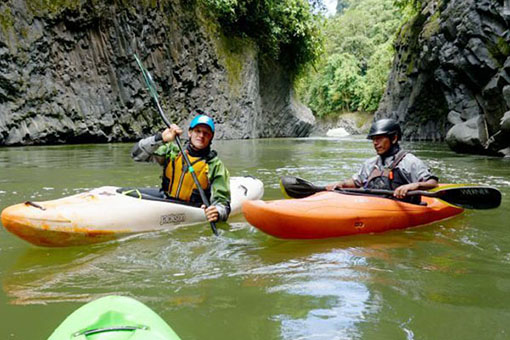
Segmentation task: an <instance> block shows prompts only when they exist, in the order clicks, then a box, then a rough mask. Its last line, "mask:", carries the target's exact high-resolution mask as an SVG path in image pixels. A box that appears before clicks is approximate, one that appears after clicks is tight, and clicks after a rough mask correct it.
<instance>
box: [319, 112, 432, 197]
mask: <svg viewBox="0 0 510 340" xmlns="http://www.w3.org/2000/svg"><path fill="white" fill-rule="evenodd" d="M401 137H402V132H401V129H400V125H399V124H398V123H397V122H396V121H395V120H393V119H381V120H378V121H376V122H374V123H373V124H372V126H371V128H370V131H369V133H368V136H367V138H368V139H372V143H373V145H374V149H375V151H376V153H377V156H375V157H373V158H370V159H368V160H367V161H365V163H364V164H363V166H362V167H361V169H360V170H359V171H358V173H357V174H355V175H354V176H352V178H350V179H348V180H345V181H341V182H335V183H331V184H329V185H327V186H326V188H327V189H328V190H334V189H335V188H362V187H363V188H366V189H388V190H394V194H393V195H394V196H395V198H397V199H402V200H405V201H408V202H411V203H419V201H420V198H419V196H418V197H417V196H414V197H406V195H407V193H408V192H409V191H412V190H428V189H432V188H435V187H437V186H438V178H437V177H436V176H434V175H432V174H431V173H430V171H429V169H428V167H427V166H426V165H425V164H424V163H423V162H422V161H421V160H420V159H419V158H418V157H416V156H414V155H413V154H411V153H409V152H407V151H405V150H402V149H401V148H400V145H399V143H398V141H399V140H400V138H401Z"/></svg>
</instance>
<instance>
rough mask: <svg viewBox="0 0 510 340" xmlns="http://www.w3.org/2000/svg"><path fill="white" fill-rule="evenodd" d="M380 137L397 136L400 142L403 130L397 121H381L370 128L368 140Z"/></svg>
mask: <svg viewBox="0 0 510 340" xmlns="http://www.w3.org/2000/svg"><path fill="white" fill-rule="evenodd" d="M380 135H388V136H392V135H397V140H399V139H400V138H401V137H402V130H400V125H398V123H397V121H396V120H395V119H391V118H386V119H379V120H378V121H376V122H374V123H373V124H372V126H371V127H370V131H369V132H368V136H367V138H368V139H370V138H372V137H374V136H380Z"/></svg>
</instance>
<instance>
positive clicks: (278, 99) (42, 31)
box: [0, 0, 314, 145]
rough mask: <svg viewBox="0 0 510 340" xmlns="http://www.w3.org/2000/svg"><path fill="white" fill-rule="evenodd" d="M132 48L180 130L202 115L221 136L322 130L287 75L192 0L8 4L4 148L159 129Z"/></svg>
mask: <svg viewBox="0 0 510 340" xmlns="http://www.w3.org/2000/svg"><path fill="white" fill-rule="evenodd" d="M45 3H47V5H43V4H45ZM133 53H137V54H138V55H139V56H140V57H141V58H142V60H143V62H144V63H145V65H146V66H147V68H148V69H149V71H150V72H151V73H152V75H153V76H154V78H155V81H156V83H157V85H158V90H159V92H160V95H161V98H160V100H161V102H162V104H163V107H164V109H165V111H166V112H167V114H168V115H169V116H170V118H171V120H172V121H175V122H177V123H180V124H182V125H183V126H185V125H186V124H187V123H188V122H189V120H190V119H191V118H192V117H191V113H192V111H193V110H195V109H202V110H204V111H206V112H209V113H210V114H211V115H212V116H213V117H214V119H215V120H216V121H217V124H218V134H217V136H216V138H224V139H237V138H256V137H271V136H306V135H308V134H309V133H310V130H311V128H312V126H313V124H314V118H313V116H312V114H311V112H310V110H308V109H307V108H306V107H304V106H302V105H300V104H299V103H297V102H296V101H295V99H294V97H293V93H292V86H291V78H290V77H289V76H288V75H287V74H286V72H285V69H284V68H283V67H282V66H281V65H274V67H272V68H271V70H267V69H266V68H265V66H264V65H265V64H266V61H264V60H262V59H261V58H260V57H259V54H258V51H257V47H256V46H254V44H253V43H250V42H249V41H238V42H236V43H235V44H233V43H231V41H229V39H228V38H225V37H224V36H222V34H221V32H220V30H219V28H218V27H216V26H215V24H214V22H213V21H212V19H210V18H207V16H206V15H205V13H204V11H202V10H201V8H200V7H199V5H198V4H197V3H196V2H194V1H179V0H166V1H160V2H151V1H141V2H132V3H130V2H122V1H105V2H93V1H80V0H68V1H64V2H58V5H57V3H53V2H36V1H33V0H7V1H4V2H3V3H2V4H0V70H1V71H0V145H28V144H48V143H51V144H58V143H84V142H87V143H92V142H113V141H129V140H134V139H137V138H139V137H141V136H144V135H147V134H150V133H153V132H154V131H155V130H157V129H159V128H162V127H163V125H162V121H161V119H160V118H159V116H158V114H157V112H156V111H155V110H154V108H153V104H152V102H151V98H150V97H149V95H148V94H147V91H146V89H145V84H144V83H143V80H142V77H141V74H140V72H139V70H138V69H137V65H136V63H135V61H134V58H133ZM281 121H288V122H292V124H291V126H285V125H284V124H279V123H277V122H281ZM275 122H276V123H275Z"/></svg>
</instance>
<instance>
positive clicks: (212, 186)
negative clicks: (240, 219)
mask: <svg viewBox="0 0 510 340" xmlns="http://www.w3.org/2000/svg"><path fill="white" fill-rule="evenodd" d="M182 132H183V131H182V129H181V128H180V127H179V126H177V125H176V124H172V125H171V126H170V127H169V128H166V129H165V130H164V131H163V132H158V133H156V134H155V135H154V136H150V137H147V138H144V139H142V140H140V141H139V142H138V143H136V144H135V146H134V147H133V149H132V150H131V156H132V157H133V159H134V160H135V161H139V162H144V161H155V162H157V163H159V164H161V165H162V166H163V176H162V178H163V183H162V186H161V189H160V194H161V195H162V196H163V195H164V196H165V197H167V198H170V199H174V200H179V201H183V202H186V203H189V204H192V205H195V206H200V207H202V208H203V209H204V210H205V215H206V217H207V220H208V221H209V222H217V221H226V220H227V218H228V215H229V214H230V175H229V172H228V170H227V168H226V167H225V166H224V164H223V162H222V161H221V160H220V159H219V158H218V155H217V153H216V151H214V150H212V149H211V141H212V139H213V137H214V132H215V128H214V122H213V120H212V119H211V118H210V117H208V116H207V115H205V114H199V115H198V116H196V117H195V118H193V120H192V121H191V123H190V126H189V130H188V135H189V140H188V141H187V143H185V145H184V148H185V152H186V153H187V155H188V158H189V160H190V162H191V164H192V166H193V169H194V171H195V174H196V175H197V178H198V182H199V183H200V186H201V187H202V189H204V192H205V194H206V195H207V196H208V197H209V199H210V202H211V205H210V206H209V207H208V208H206V207H205V205H203V203H202V199H201V197H200V193H199V191H198V189H197V186H196V184H195V182H194V180H193V178H192V176H191V173H190V172H189V171H187V166H186V163H185V161H184V158H183V157H182V154H181V153H180V150H179V148H178V146H177V144H176V143H174V141H175V138H176V136H178V135H181V134H182Z"/></svg>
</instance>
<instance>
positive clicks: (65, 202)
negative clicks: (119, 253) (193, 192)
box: [1, 177, 264, 247]
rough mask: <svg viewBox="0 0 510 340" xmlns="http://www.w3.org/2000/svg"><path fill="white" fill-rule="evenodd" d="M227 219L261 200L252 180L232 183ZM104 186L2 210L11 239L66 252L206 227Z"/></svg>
mask: <svg viewBox="0 0 510 340" xmlns="http://www.w3.org/2000/svg"><path fill="white" fill-rule="evenodd" d="M230 191H231V208H232V211H231V213H230V216H233V215H236V214H239V213H240V212H241V205H242V203H243V202H244V201H247V200H257V199H260V198H261V197H262V195H263V194H264V186H263V183H262V182H261V181H260V180H258V179H256V178H253V177H232V178H231V179H230ZM122 192H124V191H123V190H121V189H120V188H119V187H113V186H104V187H100V188H96V189H93V190H90V191H87V192H84V193H80V194H77V195H72V196H67V197H63V198H60V199H56V200H52V201H44V202H33V201H29V202H25V203H20V204H16V205H12V206H10V207H7V208H5V209H4V210H3V211H2V216H1V219H2V224H3V226H4V227H5V228H6V229H7V230H8V231H10V232H11V233H13V234H15V235H17V236H18V237H20V238H22V239H24V240H26V241H28V242H30V243H33V244H35V245H38V246H46V247H66V246H74V245H83V244H91V243H97V242H104V241H108V240H112V239H117V238H120V237H124V236H127V235H131V234H135V233H142V232H148V231H155V230H161V229H169V230H171V229H175V228H177V227H181V226H185V225H192V224H199V223H206V219H205V214H204V211H203V210H202V209H200V208H197V207H193V206H190V205H186V204H179V203H174V202H168V201H165V200H161V199H146V198H145V197H146V196H145V195H142V194H139V192H138V191H136V190H132V191H130V192H129V194H126V192H124V193H122Z"/></svg>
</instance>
